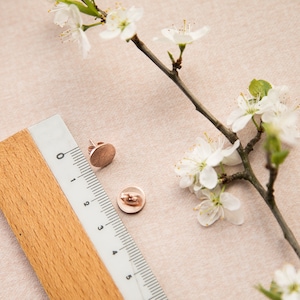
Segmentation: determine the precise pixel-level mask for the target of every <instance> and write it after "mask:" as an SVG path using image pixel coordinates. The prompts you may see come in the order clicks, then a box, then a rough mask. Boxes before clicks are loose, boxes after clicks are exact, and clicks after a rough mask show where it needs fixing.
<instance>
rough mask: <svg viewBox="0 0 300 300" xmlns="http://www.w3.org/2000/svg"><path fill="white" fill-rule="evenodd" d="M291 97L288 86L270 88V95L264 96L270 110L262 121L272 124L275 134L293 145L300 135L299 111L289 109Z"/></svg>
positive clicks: (263, 116)
mask: <svg viewBox="0 0 300 300" xmlns="http://www.w3.org/2000/svg"><path fill="white" fill-rule="evenodd" d="M288 99H289V95H288V88H287V87H286V86H279V87H276V88H272V89H270V90H269V92H268V95H267V96H265V97H264V98H263V100H264V101H268V103H269V104H270V110H268V111H266V112H265V113H263V115H262V121H263V122H264V123H268V124H271V125H272V130H273V132H274V134H276V135H278V136H279V138H280V140H281V141H282V142H284V143H286V144H290V145H293V144H295V143H296V140H297V138H299V137H300V134H299V130H298V128H297V124H298V117H299V114H298V111H297V110H296V109H289V108H288V107H287V106H286V104H285V103H286V102H287V100H288Z"/></svg>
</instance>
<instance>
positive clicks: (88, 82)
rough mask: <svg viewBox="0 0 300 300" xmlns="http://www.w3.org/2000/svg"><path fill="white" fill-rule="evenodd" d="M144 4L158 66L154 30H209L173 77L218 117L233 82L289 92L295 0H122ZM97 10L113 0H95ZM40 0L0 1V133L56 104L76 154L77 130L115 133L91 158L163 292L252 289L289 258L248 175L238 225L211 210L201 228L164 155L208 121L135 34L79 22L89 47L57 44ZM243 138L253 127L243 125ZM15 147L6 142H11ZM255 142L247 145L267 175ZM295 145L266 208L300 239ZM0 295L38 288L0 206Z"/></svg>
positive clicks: (294, 78)
mask: <svg viewBox="0 0 300 300" xmlns="http://www.w3.org/2000/svg"><path fill="white" fill-rule="evenodd" d="M122 4H123V5H124V6H125V7H130V6H131V5H135V6H136V7H143V8H144V16H143V18H142V19H141V20H140V21H139V22H138V23H137V26H138V31H137V32H138V35H139V37H140V39H141V40H143V41H144V42H145V43H146V44H147V46H148V47H149V48H150V49H152V51H153V52H154V53H155V54H156V55H157V56H158V57H159V58H160V59H161V60H162V61H163V62H164V63H165V64H167V65H168V66H170V61H169V58H168V55H167V51H171V52H172V53H173V54H174V56H175V57H176V56H177V55H178V49H177V47H175V46H173V45H171V44H162V43H157V42H154V41H153V40H152V39H153V37H155V36H157V37H158V36H160V30H161V29H162V28H166V27H171V26H172V25H176V27H177V28H179V27H180V26H182V21H183V19H186V20H187V21H188V22H189V23H191V24H192V30H196V29H198V28H200V27H202V26H204V25H208V26H210V28H211V30H210V32H209V33H208V34H207V35H206V36H205V37H203V38H202V39H201V40H200V41H197V42H195V43H194V44H192V45H189V46H187V48H186V51H185V53H184V56H183V68H182V69H181V70H180V76H181V78H182V79H183V80H184V81H185V82H186V84H187V86H188V87H189V88H190V89H191V91H192V92H193V93H194V94H195V95H197V97H198V98H199V99H200V100H201V101H202V103H203V104H204V105H205V106H206V107H207V108H208V109H209V110H211V111H212V112H213V114H214V115H215V116H216V117H217V118H219V119H220V121H222V122H223V123H226V118H227V116H228V114H229V113H230V112H231V111H232V110H233V109H234V108H235V107H236V99H237V97H238V95H239V94H240V92H247V87H248V85H249V83H250V81H251V80H252V79H253V78H257V79H265V80H267V81H269V82H271V83H272V84H274V85H287V86H289V88H290V94H291V103H293V104H299V102H300V99H299V94H300V85H299V80H300V76H299V75H300V55H299V51H300V34H299V30H300V18H299V14H300V2H299V1H298V0H260V1H258V0H251V1H250V0H243V1H242V0H227V1H221V0H198V1H193V0H185V1H178V0H165V1H155V0H154V1H143V0H136V1H135V2H130V1H128V0H126V1H123V2H122ZM98 5H99V7H101V8H102V9H106V8H108V7H113V6H114V5H115V4H114V3H113V2H110V1H98ZM50 8H52V3H51V1H40V0H32V1H30V2H28V1H21V0H15V1H13V2H11V1H1V2H0V12H1V26H2V28H1V31H0V41H1V47H0V66H1V67H0V85H1V89H0V103H1V109H0V120H1V121H0V140H4V139H6V138H8V137H9V136H11V135H13V134H14V133H16V132H18V131H20V130H22V129H24V128H27V127H29V126H31V125H33V124H36V123H37V122H40V121H42V120H44V119H46V118H48V117H51V116H52V115H54V114H60V115H61V116H62V118H63V119H64V121H65V123H66V124H67V126H68V127H69V129H70V131H71V133H72V135H73V136H74V138H75V140H76V141H77V143H78V145H79V147H80V148H81V149H82V151H83V152H84V154H85V156H86V157H87V158H88V152H87V147H88V142H89V139H90V138H91V139H93V140H95V141H105V142H109V143H112V144H114V145H115V147H116V150H117V154H116V157H115V159H114V161H113V163H112V164H111V165H109V166H108V167H107V168H105V169H103V170H100V171H98V170H96V169H95V172H96V174H97V177H98V178H99V180H100V182H101V184H102V185H103V187H104V189H105V191H106V192H107V194H108V196H109V198H110V199H111V201H112V202H113V205H114V206H115V207H116V210H117V213H118V214H119V215H120V217H121V219H122V220H123V222H124V224H125V226H126V227H127V229H128V231H129V232H130V234H131V235H132V237H133V238H134V240H135V242H136V243H137V245H138V247H139V248H140V250H141V252H142V253H143V255H144V257H145V259H146V260H147V262H148V263H149V265H150V267H151V269H152V271H153V273H154V274H155V276H156V277H157V279H158V281H159V282H160V284H161V286H162V288H163V289H164V291H165V293H166V295H167V297H168V298H169V299H172V300H174V299H176V300H178V299H186V300H193V299H211V300H214V299H264V298H263V297H262V295H260V294H259V292H257V291H256V289H255V288H254V286H255V285H257V284H259V283H262V284H263V285H264V286H268V285H269V283H270V281H271V279H272V276H273V273H274V271H275V270H276V269H278V268H281V267H282V266H283V265H284V264H285V263H292V264H293V265H295V266H296V268H299V267H300V264H299V259H298V258H297V256H296V255H295V254H294V252H293V250H292V249H291V247H290V246H289V245H288V243H287V242H286V241H285V239H284V237H283V234H282V232H281V229H280V228H279V226H278V224H277V222H276V221H275V219H274V217H273V216H272V214H271V212H270V211H269V209H268V208H267V206H266V204H265V203H264V201H263V200H262V199H261V198H260V196H259V195H258V193H257V192H256V191H255V190H254V189H253V188H252V187H251V186H250V185H249V184H248V183H247V182H239V183H238V184H235V185H232V186H231V187H230V188H229V191H230V192H232V193H233V194H234V195H236V196H237V197H239V198H240V199H241V201H242V210H243V212H244V215H245V223H244V224H243V225H242V226H235V225H231V224H230V223H228V222H227V221H218V222H217V223H215V224H214V225H213V226H211V227H209V228H204V227H201V225H200V224H199V223H198V221H197V219H196V212H195V211H193V208H194V207H195V206H196V205H197V204H198V203H199V200H198V199H196V198H195V196H193V195H192V194H191V193H190V192H189V191H188V190H184V189H181V188H179V178H177V177H176V175H175V173H174V165H175V163H176V162H177V161H178V160H180V159H181V158H182V157H183V154H184V152H185V151H186V150H187V149H188V148H189V147H190V146H191V145H192V144H193V143H194V141H195V139H196V138H197V137H198V136H203V133H205V132H206V133H207V134H208V135H209V136H211V137H217V136H219V133H218V131H217V130H216V129H215V128H214V127H213V126H212V125H211V124H210V123H209V122H208V121H207V120H206V119H205V118H204V117H203V116H202V115H200V114H199V113H198V112H196V110H195V109H194V106H193V105H192V104H191V102H189V100H188V99H187V98H186V97H185V96H184V95H183V94H182V92H181V91H180V90H179V89H178V88H177V87H176V86H175V85H174V84H173V82H171V80H169V79H168V77H167V76H165V75H164V74H163V73H162V72H161V71H160V70H159V69H158V68H157V67H156V66H155V65H154V64H153V63H152V62H151V61H150V60H149V59H148V58H147V57H146V56H145V55H144V54H143V53H141V52H140V51H139V50H138V49H137V48H136V47H135V46H134V44H133V43H131V42H129V43H126V42H123V41H121V40H120V39H119V38H117V39H114V40H111V41H104V40H101V39H100V37H99V31H100V30H102V28H99V27H96V28H93V29H91V30H88V31H87V35H88V38H89V40H90V43H91V44H92V49H91V51H90V53H89V55H88V58H87V59H86V60H83V58H82V56H81V53H80V51H79V50H78V47H77V45H76V44H75V43H61V41H60V38H59V35H60V33H61V32H62V29H61V28H60V27H58V26H56V25H54V24H53V17H54V14H51V13H48V10H49V9H50ZM247 128H248V129H247V130H245V131H244V132H243V133H242V134H241V140H242V142H245V141H246V139H247V136H249V135H251V134H254V129H253V126H249V127H247ZM16 147H17V145H16ZM261 149H262V143H259V144H258V145H256V147H255V152H253V154H252V155H251V160H252V161H253V163H254V169H255V172H256V173H257V174H258V177H259V178H260V179H261V180H262V182H263V183H264V184H265V183H266V181H267V171H266V170H265V168H264V164H265V157H264V153H263V151H262V150H261ZM299 150H300V146H299V145H298V146H296V147H294V148H293V149H292V150H291V153H290V155H289V156H288V158H287V160H286V163H285V164H284V166H283V167H282V168H281V169H280V173H279V176H278V180H277V182H276V185H275V190H276V197H277V202H278V206H279V208H280V209H281V211H282V214H283V215H284V217H285V219H286V220H287V223H288V224H289V226H290V227H291V229H292V230H293V232H294V234H295V236H296V238H297V239H298V241H300V226H299V216H300V205H299V204H300V197H299V191H300V189H299V184H300V175H299V162H300V151H299ZM133 184H134V185H138V186H140V187H141V188H142V189H143V190H144V191H145V193H146V198H147V203H146V206H145V208H144V209H143V210H142V211H141V212H140V213H139V214H137V215H127V214H125V213H122V212H121V211H120V210H119V209H118V208H117V206H116V197H117V195H118V193H119V192H120V191H121V190H122V189H123V188H124V187H126V186H128V185H133ZM0 240H1V243H0V287H1V288H0V299H23V300H25V299H36V300H41V299H47V295H46V293H45V292H44V290H43V288H42V286H41V285H40V283H39V280H38V278H37V277H36V275H35V273H34V271H33V269H32V267H31V266H30V264H29V262H28V260H27V259H26V256H25V254H24V253H23V251H22V249H21V248H20V246H19V244H18V243H17V241H16V238H15V236H14V234H13V233H12V231H11V229H10V227H9V225H8V223H7V222H6V220H5V218H4V216H3V213H2V212H1V213H0Z"/></svg>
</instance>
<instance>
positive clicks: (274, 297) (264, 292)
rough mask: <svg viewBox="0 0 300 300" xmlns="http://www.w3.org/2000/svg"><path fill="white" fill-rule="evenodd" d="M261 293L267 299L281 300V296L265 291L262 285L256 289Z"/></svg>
mask: <svg viewBox="0 0 300 300" xmlns="http://www.w3.org/2000/svg"><path fill="white" fill-rule="evenodd" d="M256 288H257V289H258V290H259V291H260V292H261V293H263V294H264V295H265V296H266V297H267V298H269V299H272V300H281V296H280V295H278V294H277V293H273V292H271V291H268V290H266V289H264V288H263V287H262V286H261V285H259V286H257V287H256Z"/></svg>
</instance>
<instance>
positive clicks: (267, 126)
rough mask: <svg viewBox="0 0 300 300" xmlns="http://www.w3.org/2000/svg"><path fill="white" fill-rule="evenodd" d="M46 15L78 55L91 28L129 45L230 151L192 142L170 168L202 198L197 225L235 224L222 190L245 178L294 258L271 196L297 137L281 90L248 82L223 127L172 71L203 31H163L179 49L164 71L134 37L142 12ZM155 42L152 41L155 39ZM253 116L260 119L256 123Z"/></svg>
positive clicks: (84, 6) (69, 1)
mask: <svg viewBox="0 0 300 300" xmlns="http://www.w3.org/2000/svg"><path fill="white" fill-rule="evenodd" d="M52 11H55V12H56V16H55V23H56V24H58V25H60V26H61V27H63V26H65V25H66V24H69V25H70V27H71V28H70V29H69V30H68V31H66V32H65V34H64V35H65V36H70V39H71V40H75V41H77V42H78V44H79V46H80V48H81V49H82V52H83V55H84V57H86V54H87V52H88V51H89V49H90V44H89V42H88V40H87V37H86V35H85V31H86V30H87V29H89V28H91V27H94V26H97V25H104V24H105V25H106V30H105V31H102V32H101V33H100V36H101V37H102V38H104V39H111V38H114V37H116V36H120V38H121V39H122V40H125V41H127V42H128V41H132V42H133V43H134V44H135V46H136V47H137V48H138V49H139V50H140V51H141V52H143V53H144V54H145V55H146V56H147V57H148V58H149V59H150V60H151V61H152V62H153V63H154V64H155V65H156V66H157V67H158V68H159V69H160V70H161V71H162V72H164V73H165V74H166V75H167V76H168V77H169V78H170V79H171V80H172V81H173V82H174V83H175V84H176V85H177V87H179V88H180V90H181V91H182V92H183V93H184V94H185V95H186V96H187V98H188V99H189V100H190V101H191V102H192V103H193V104H194V106H195V108H196V110H197V111H198V112H200V113H201V114H202V115H203V116H204V117H205V118H206V119H207V120H208V121H210V122H211V123H212V124H213V125H214V126H215V128H216V129H218V130H219V131H220V132H221V133H222V134H223V135H224V137H226V138H227V140H228V141H229V142H230V143H231V146H230V147H227V148H224V141H223V140H221V139H219V140H218V141H216V142H213V141H212V140H211V139H209V138H207V140H204V139H202V138H198V139H197V141H196V145H195V146H194V148H193V149H192V150H191V151H190V152H188V153H187V154H186V156H185V157H184V158H183V159H182V160H181V161H180V162H179V163H178V164H177V165H176V169H175V171H176V173H177V174H178V175H179V176H180V177H181V180H180V186H181V187H183V188H185V187H189V188H190V190H191V191H192V192H194V193H195V194H196V196H198V197H199V198H200V200H202V202H201V203H200V204H199V205H198V206H197V207H196V208H195V209H196V210H198V211H199V213H198V220H199V222H200V224H201V225H203V226H208V225H211V224H213V223H214V222H215V221H216V220H218V219H219V218H225V219H227V220H229V221H230V222H232V223H233V224H237V225H240V224H242V223H243V222H244V219H243V216H242V214H241V212H240V206H241V204H240V200H239V199H237V198H236V197H234V196H233V195H231V194H230V193H228V192H226V191H225V188H226V186H227V185H228V184H229V183H232V182H234V181H236V180H247V181H248V182H250V183H251V184H252V185H253V187H254V188H255V189H256V190H257V191H258V193H259V194H260V195H261V197H262V198H263V199H264V201H265V202H266V204H267V205H268V207H269V208H270V210H271V211H272V213H273V215H274V216H275V218H276V220H277V221H278V223H279V225H280V227H281V229H282V231H283V234H284V237H285V238H286V240H287V241H288V242H289V243H290V245H291V246H292V248H293V249H294V251H295V252H296V254H297V255H298V257H299V258H300V246H299V244H298V242H297V240H296V238H295V236H294V235H293V233H292V231H291V230H290V228H289V227H288V225H287V223H286V222H285V220H284V218H283V216H282V215H281V213H280V211H279V209H278V207H277V205H276V202H275V196H274V184H275V180H276V177H277V174H278V169H279V166H280V165H281V164H282V163H283V162H284V160H285V158H286V157H287V155H288V153H289V152H288V151H287V150H284V149H283V150H282V143H284V142H286V143H288V144H293V143H294V142H295V139H296V137H297V134H296V126H295V124H296V120H297V116H296V113H295V110H290V109H288V108H287V106H286V105H285V104H284V101H283V100H285V98H286V95H287V91H286V87H273V86H272V85H271V84H270V83H268V82H266V81H264V80H255V79H254V80H252V82H251V83H250V85H249V92H250V96H249V97H248V96H246V95H244V94H240V96H239V97H238V108H237V109H236V110H235V111H233V112H232V113H231V114H230V115H229V117H228V120H227V125H229V126H231V128H232V129H230V128H228V127H226V126H225V125H224V124H223V123H222V122H220V121H219V120H218V119H217V118H216V117H215V116H214V115H213V114H212V113H211V112H210V111H208V109H207V108H206V107H205V106H204V105H203V104H202V103H201V102H200V101H199V100H198V99H197V97H196V96H195V95H194V94H193V93H192V92H191V91H190V90H189V89H188V87H187V86H186V85H185V83H184V82H183V81H182V80H181V78H180V76H179V73H178V70H180V69H181V67H182V56H183V52H184V51H185V49H186V46H187V45H188V44H191V43H192V42H194V41H195V40H197V39H199V38H200V37H202V36H203V35H205V34H206V33H207V32H208V30H209V28H208V27H206V26H205V27H203V28H201V29H199V30H197V31H194V32H191V31H190V27H189V26H188V25H187V23H186V21H184V26H183V29H179V30H177V29H174V28H173V29H163V30H162V35H163V38H162V39H164V40H168V41H171V42H172V43H174V44H176V45H178V47H179V51H180V54H179V57H178V59H177V60H176V59H174V57H173V54H171V53H170V52H168V55H169V58H170V60H171V63H172V68H171V69H169V68H167V67H166V66H165V65H164V64H163V63H162V62H161V61H160V60H159V59H158V58H157V57H156V56H155V55H154V54H153V53H152V52H151V51H150V49H149V48H148V47H147V46H146V45H145V44H144V43H143V42H142V41H141V40H140V39H139V37H138V35H137V33H136V25H135V22H136V21H138V20H139V19H140V18H141V17H142V14H143V11H142V9H138V8H135V7H131V8H130V9H125V8H123V7H121V6H119V5H118V6H117V7H116V9H114V10H111V11H108V12H105V11H103V10H100V9H99V8H98V7H97V6H96V4H95V2H94V0H82V1H81V2H79V1H77V0H59V1H58V5H57V7H56V8H55V9H53V10H52ZM79 12H82V13H85V14H87V15H90V16H93V17H94V18H96V20H98V21H97V22H96V23H93V24H90V25H84V24H82V19H81V17H80V15H79ZM155 39H156V40H159V39H158V38H155ZM255 115H260V121H259V123H257V122H256V120H255ZM250 120H252V122H253V124H254V125H255V127H256V129H257V132H256V135H255V136H254V137H253V138H252V139H251V140H250V141H249V142H248V143H247V144H246V146H245V147H243V145H242V144H241V143H240V141H239V138H238V135H237V132H238V131H240V130H242V129H243V128H244V127H245V126H246V125H247V123H248V122H249V121H250ZM262 134H265V135H266V140H265V143H264V148H265V151H266V155H267V164H266V168H267V169H268V170H269V181H268V183H267V185H266V187H264V186H263V185H262V184H261V183H260V181H259V180H258V178H257V177H256V175H255V173H254V172H253V169H252V166H251V163H250V160H249V154H250V153H251V152H252V151H253V149H254V146H255V145H256V144H257V143H258V141H260V140H261V138H262ZM240 163H242V165H243V171H241V172H237V173H235V174H232V175H227V173H226V172H225V171H224V170H223V168H224V165H229V166H230V165H236V164H240ZM218 167H220V168H221V169H222V172H221V173H220V174H218V173H217V171H216V170H215V168H218Z"/></svg>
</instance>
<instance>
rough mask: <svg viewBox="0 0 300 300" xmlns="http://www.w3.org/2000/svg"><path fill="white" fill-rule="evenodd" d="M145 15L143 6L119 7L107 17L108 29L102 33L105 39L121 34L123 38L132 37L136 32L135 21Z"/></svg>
mask: <svg viewBox="0 0 300 300" xmlns="http://www.w3.org/2000/svg"><path fill="white" fill-rule="evenodd" d="M142 16H143V9H142V8H135V7H134V6H132V7H131V8H129V9H125V8H122V7H117V8H116V9H114V10H112V11H111V12H109V13H108V15H107V17H106V30H105V31H103V32H101V33H100V36H101V37H102V38H103V39H113V38H115V37H117V36H118V35H120V38H121V39H122V40H129V39H131V38H132V37H133V36H134V35H135V33H136V25H135V22H137V21H139V20H140V19H141V18H142Z"/></svg>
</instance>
